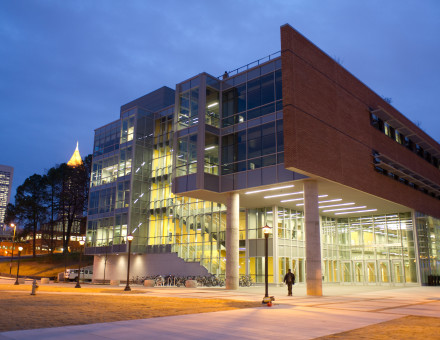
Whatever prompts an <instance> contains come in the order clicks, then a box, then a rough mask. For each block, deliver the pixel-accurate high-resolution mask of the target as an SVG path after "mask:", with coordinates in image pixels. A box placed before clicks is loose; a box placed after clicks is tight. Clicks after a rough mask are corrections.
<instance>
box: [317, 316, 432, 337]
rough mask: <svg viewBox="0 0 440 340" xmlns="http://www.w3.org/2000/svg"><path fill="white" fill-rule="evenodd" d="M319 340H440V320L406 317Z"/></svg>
mask: <svg viewBox="0 0 440 340" xmlns="http://www.w3.org/2000/svg"><path fill="white" fill-rule="evenodd" d="M317 339H319V340H329V339H332V340H334V339H344V340H364V339H365V340H379V339H380V340H395V339H408V340H413V339H414V340H416V339H417V340H419V339H426V340H428V339H440V319H439V318H430V317H419V316H405V317H402V318H399V319H395V320H391V321H387V322H382V323H378V324H376V325H372V326H367V327H362V328H358V329H354V330H352V331H349V332H343V333H338V334H333V335H327V336H324V337H320V338H317Z"/></svg>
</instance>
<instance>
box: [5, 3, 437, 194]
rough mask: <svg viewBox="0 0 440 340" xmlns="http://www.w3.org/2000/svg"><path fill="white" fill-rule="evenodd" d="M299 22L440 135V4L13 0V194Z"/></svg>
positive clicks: (9, 135) (8, 97) (9, 156)
mask: <svg viewBox="0 0 440 340" xmlns="http://www.w3.org/2000/svg"><path fill="white" fill-rule="evenodd" d="M285 23H288V24H290V25H291V26H292V27H294V28H295V29H297V30H298V31H299V32H300V33H301V34H303V35H304V36H306V37H307V38H308V39H309V40H310V41H312V42H313V43H314V44H316V45H317V46H318V47H319V48H321V49H322V50H323V51H324V52H326V53H327V54H328V55H330V56H332V57H333V58H335V59H338V60H339V61H340V62H341V64H342V66H344V67H345V68H346V69H347V70H348V71H350V72H351V73H352V74H353V75H354V76H356V77H357V78H358V79H360V80H361V81H362V82H363V83H364V84H366V85H367V86H368V87H370V88H371V89H372V90H373V91H375V92H376V93H377V94H379V95H381V96H384V97H389V98H391V99H392V105H393V106H394V107H395V108H396V109H397V110H399V111H400V112H401V113H403V114H404V115H405V116H407V117H408V118H409V119H411V120H412V121H413V122H415V123H417V124H419V125H420V127H421V128H422V129H423V130H424V131H425V132H427V133H428V134H429V135H430V136H431V137H433V138H434V139H435V140H437V141H440V110H439V105H438V100H439V96H440V80H439V79H440V1H438V0H424V1H417V0H408V1H405V0H403V1H402V0H389V1H388V0H369V1H353V0H332V1H330V0H328V1H324V0H321V1H318V0H316V1H315V0H286V1H270V0H265V1H259V0H247V1H246V0H242V1H240V0H235V1H234V0H231V1H191V0H186V1H177V0H176V1H168V0H162V1H148V0H143V1H141V0H139V1H135V0H119V1H115V0H87V1H82V0H75V1H73V0H56V1H55V0H1V1H0V114H1V125H0V142H1V144H0V145H1V153H0V164H5V165H9V166H13V167H14V169H15V172H14V183H13V192H12V197H13V196H15V190H16V188H17V186H19V185H21V184H22V183H23V181H24V180H25V179H26V178H27V177H28V176H30V175H32V174H34V173H39V174H43V173H44V172H45V170H46V169H49V168H50V167H52V166H54V165H56V164H59V163H62V162H67V161H68V160H69V158H70V156H71V155H72V153H73V151H74V149H75V146H76V141H77V140H78V141H79V149H80V152H81V155H82V156H83V157H84V156H86V155H87V154H89V153H91V152H92V148H93V134H94V129H96V128H98V127H100V126H102V125H105V124H107V123H110V122H111V121H114V120H116V119H118V117H119V108H120V106H121V105H123V104H125V103H127V102H129V101H131V100H133V99H136V98H138V97H140V96H142V95H144V94H146V93H148V92H151V91H153V90H155V89H157V88H159V87H162V86H164V85H165V86H169V87H171V88H173V89H174V88H175V84H176V83H179V82H181V81H183V80H185V79H187V78H189V77H192V76H194V75H196V74H198V73H201V72H207V73H209V74H212V75H215V76H219V75H221V74H223V72H224V71H225V70H227V71H230V70H233V69H236V68H238V67H240V66H243V65H245V64H248V63H250V62H252V61H254V60H257V59H259V58H262V57H264V56H267V55H269V54H271V53H274V52H277V51H279V50H280V26H281V25H283V24H285Z"/></svg>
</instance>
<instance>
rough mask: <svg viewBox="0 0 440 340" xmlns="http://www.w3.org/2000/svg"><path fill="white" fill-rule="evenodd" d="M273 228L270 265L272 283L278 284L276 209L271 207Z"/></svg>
mask: <svg viewBox="0 0 440 340" xmlns="http://www.w3.org/2000/svg"><path fill="white" fill-rule="evenodd" d="M272 215H273V228H272V242H273V243H272V249H273V250H272V264H273V268H272V269H273V283H275V284H277V283H279V282H280V272H279V270H280V269H279V266H278V207H277V206H273V208H272Z"/></svg>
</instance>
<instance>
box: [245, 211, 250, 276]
mask: <svg viewBox="0 0 440 340" xmlns="http://www.w3.org/2000/svg"><path fill="white" fill-rule="evenodd" d="M245 246H246V250H245V256H246V260H245V261H246V262H245V263H246V275H249V274H250V268H249V211H248V210H247V209H246V240H245Z"/></svg>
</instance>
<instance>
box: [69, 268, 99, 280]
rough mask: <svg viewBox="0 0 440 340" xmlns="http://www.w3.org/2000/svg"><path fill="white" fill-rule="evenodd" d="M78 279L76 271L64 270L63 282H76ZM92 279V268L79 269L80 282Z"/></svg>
mask: <svg viewBox="0 0 440 340" xmlns="http://www.w3.org/2000/svg"><path fill="white" fill-rule="evenodd" d="M77 277H78V269H66V271H65V272H64V280H66V281H76V279H77ZM92 278H93V267H92V266H89V267H84V268H81V280H84V281H86V280H92Z"/></svg>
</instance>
